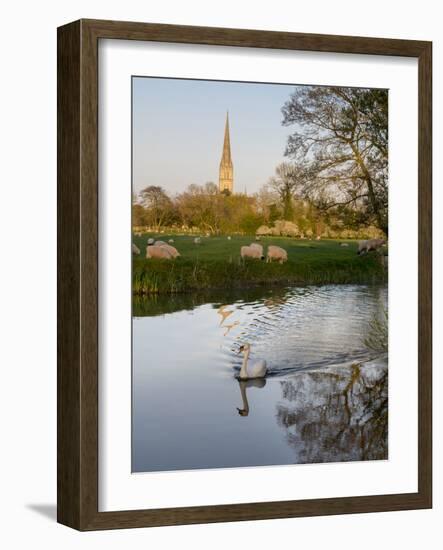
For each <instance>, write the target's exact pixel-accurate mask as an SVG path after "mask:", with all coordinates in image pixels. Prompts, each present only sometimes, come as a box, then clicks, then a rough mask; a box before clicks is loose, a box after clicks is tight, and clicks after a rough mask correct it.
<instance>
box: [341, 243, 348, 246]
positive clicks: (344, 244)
mask: <svg viewBox="0 0 443 550" xmlns="http://www.w3.org/2000/svg"><path fill="white" fill-rule="evenodd" d="M340 246H349V243H340Z"/></svg>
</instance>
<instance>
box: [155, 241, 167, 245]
mask: <svg viewBox="0 0 443 550" xmlns="http://www.w3.org/2000/svg"><path fill="white" fill-rule="evenodd" d="M164 244H168V243H165V241H155V243H154V246H163V245H164Z"/></svg>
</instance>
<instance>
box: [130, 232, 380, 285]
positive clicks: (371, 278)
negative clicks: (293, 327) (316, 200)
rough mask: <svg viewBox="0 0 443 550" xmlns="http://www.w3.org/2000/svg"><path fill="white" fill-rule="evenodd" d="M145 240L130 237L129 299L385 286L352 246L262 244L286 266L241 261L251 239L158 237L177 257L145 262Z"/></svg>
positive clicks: (375, 267) (370, 261) (372, 262)
mask: <svg viewBox="0 0 443 550" xmlns="http://www.w3.org/2000/svg"><path fill="white" fill-rule="evenodd" d="M149 236H150V235H143V236H142V237H134V243H135V244H136V245H137V246H138V247H139V248H140V250H141V251H142V252H141V255H140V256H139V257H135V258H134V260H133V293H134V294H153V293H176V292H191V291H193V292H194V291H204V290H205V289H233V288H248V287H255V286H273V285H298V284H300V285H302V284H329V283H336V284H339V283H377V282H382V281H384V280H386V277H387V275H386V271H385V270H384V268H383V267H382V266H381V263H380V261H379V258H378V256H377V254H374V253H373V254H369V255H367V256H363V257H360V256H357V243H356V241H346V244H348V246H340V243H341V242H345V241H333V240H327V241H326V240H325V241H308V240H295V239H291V238H285V237H272V238H271V237H268V238H263V239H262V240H261V241H260V243H261V244H263V246H264V247H265V250H266V247H267V245H269V244H275V245H277V246H281V247H283V248H285V250H287V252H288V261H287V263H285V264H282V265H280V264H277V263H272V264H267V263H265V262H264V261H258V260H249V261H246V262H242V261H241V260H240V247H241V246H243V245H245V244H249V243H251V242H253V241H254V237H251V236H245V237H232V238H231V239H230V240H228V238H227V237H226V236H220V237H208V238H205V237H202V243H201V244H200V245H196V244H194V242H193V237H191V236H177V235H162V236H161V240H164V241H167V240H169V239H170V238H172V239H174V243H173V246H175V247H176V248H177V250H178V251H179V252H180V255H181V256H180V258H177V259H176V260H173V261H171V260H153V259H150V260H146V259H145V258H144V254H145V249H146V242H147V239H148V237H149Z"/></svg>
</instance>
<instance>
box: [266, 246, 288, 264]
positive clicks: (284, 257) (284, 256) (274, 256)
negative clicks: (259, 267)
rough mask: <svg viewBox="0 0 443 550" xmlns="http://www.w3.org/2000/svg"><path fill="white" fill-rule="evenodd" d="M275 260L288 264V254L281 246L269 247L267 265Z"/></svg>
mask: <svg viewBox="0 0 443 550" xmlns="http://www.w3.org/2000/svg"><path fill="white" fill-rule="evenodd" d="M273 260H277V261H278V262H279V263H281V264H282V263H283V262H287V261H288V253H287V252H286V250H285V249H284V248H281V247H280V246H274V245H271V246H268V255H267V257H266V263H269V262H272V261H273Z"/></svg>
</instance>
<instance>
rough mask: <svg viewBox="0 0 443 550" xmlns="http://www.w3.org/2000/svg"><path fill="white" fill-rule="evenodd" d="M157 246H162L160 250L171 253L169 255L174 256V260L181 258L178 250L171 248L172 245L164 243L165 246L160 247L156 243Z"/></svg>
mask: <svg viewBox="0 0 443 550" xmlns="http://www.w3.org/2000/svg"><path fill="white" fill-rule="evenodd" d="M155 246H160V248H165V249H166V250H167V251H168V252H169V254H170V255H171V256H172V258H178V257H179V256H180V254H179V252H178V250H177V249H176V248H175V247H174V246H171V245H170V244H166V243H164V244H161V245H158V244H157V243H156V244H155Z"/></svg>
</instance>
